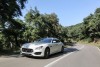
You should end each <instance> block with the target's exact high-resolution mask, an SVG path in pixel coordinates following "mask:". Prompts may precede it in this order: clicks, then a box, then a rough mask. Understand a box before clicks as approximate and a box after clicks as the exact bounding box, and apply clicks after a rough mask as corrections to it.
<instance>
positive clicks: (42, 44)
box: [22, 43, 47, 48]
mask: <svg viewBox="0 0 100 67" xmlns="http://www.w3.org/2000/svg"><path fill="white" fill-rule="evenodd" d="M46 44H47V43H25V44H23V45H22V48H36V47H39V46H44V45H46Z"/></svg>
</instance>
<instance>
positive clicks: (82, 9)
mask: <svg viewBox="0 0 100 67" xmlns="http://www.w3.org/2000/svg"><path fill="white" fill-rule="evenodd" d="M25 5H26V7H25V9H23V10H22V14H23V16H22V17H21V18H22V19H23V17H24V16H25V14H26V13H27V12H28V11H29V10H30V8H32V9H34V7H37V9H38V10H39V11H40V13H43V14H44V13H47V14H50V13H56V14H57V16H58V18H59V23H60V24H61V25H62V26H71V25H75V24H78V23H81V22H82V21H83V19H84V18H85V17H87V16H88V15H89V14H91V13H92V14H93V13H94V11H95V10H96V8H99V7H100V0H28V2H27V3H26V4H25Z"/></svg>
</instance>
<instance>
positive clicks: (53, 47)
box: [50, 39, 57, 53]
mask: <svg viewBox="0 0 100 67" xmlns="http://www.w3.org/2000/svg"><path fill="white" fill-rule="evenodd" d="M50 47H51V52H52V53H56V52H57V42H56V40H55V39H53V40H52V45H51V46H50Z"/></svg>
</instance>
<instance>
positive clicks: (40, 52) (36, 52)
mask: <svg viewBox="0 0 100 67" xmlns="http://www.w3.org/2000/svg"><path fill="white" fill-rule="evenodd" d="M25 49H27V50H26V51H23V48H21V54H22V55H27V56H36V57H43V56H44V49H40V50H35V49H31V48H25Z"/></svg>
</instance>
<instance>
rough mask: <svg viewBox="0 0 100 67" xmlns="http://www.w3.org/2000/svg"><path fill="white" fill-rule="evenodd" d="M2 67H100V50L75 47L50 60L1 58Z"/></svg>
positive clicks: (16, 57)
mask: <svg viewBox="0 0 100 67" xmlns="http://www.w3.org/2000/svg"><path fill="white" fill-rule="evenodd" d="M0 67H100V50H99V49H98V48H97V47H95V46H88V45H75V46H73V47H69V48H66V49H65V51H64V53H57V54H54V55H51V56H50V58H49V59H43V58H34V57H29V58H28V57H21V56H20V55H12V56H0Z"/></svg>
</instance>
